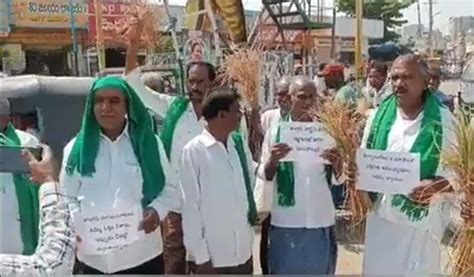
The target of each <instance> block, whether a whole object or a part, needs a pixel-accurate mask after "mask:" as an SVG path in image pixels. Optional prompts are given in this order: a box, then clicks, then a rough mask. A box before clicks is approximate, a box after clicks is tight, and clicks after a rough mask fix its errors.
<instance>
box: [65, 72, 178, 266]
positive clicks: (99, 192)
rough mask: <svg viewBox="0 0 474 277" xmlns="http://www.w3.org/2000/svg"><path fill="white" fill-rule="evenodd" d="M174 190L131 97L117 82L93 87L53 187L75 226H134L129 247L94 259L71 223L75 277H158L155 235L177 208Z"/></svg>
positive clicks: (147, 121) (147, 122)
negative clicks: (121, 221) (119, 216)
mask: <svg viewBox="0 0 474 277" xmlns="http://www.w3.org/2000/svg"><path fill="white" fill-rule="evenodd" d="M175 183H176V177H175V175H173V172H172V171H171V169H170V166H169V163H168V159H167V158H166V152H165V150H164V147H163V145H162V143H161V140H160V139H159V137H157V136H156V135H155V134H154V132H153V124H152V119H151V117H150V116H149V113H148V110H147V109H146V107H145V106H144V105H143V103H142V102H141V101H140V99H139V97H138V96H137V95H136V93H135V91H134V90H133V89H132V88H131V87H130V86H129V85H128V83H127V82H126V81H125V80H124V79H122V78H120V77H105V78H100V79H97V80H96V81H95V82H94V83H93V85H92V87H91V89H90V93H89V96H88V98H87V100H86V107H85V110H84V117H83V120H82V126H81V130H80V131H79V133H78V135H77V136H76V137H75V138H74V139H73V140H72V141H71V142H69V143H68V145H67V146H66V147H65V149H64V157H63V165H62V172H61V184H62V185H63V186H64V188H65V191H66V194H67V196H68V197H69V198H70V199H71V206H72V212H73V216H74V217H75V219H77V218H81V216H83V215H87V216H94V215H97V216H100V215H112V214H115V213H117V212H125V211H126V212H131V211H135V212H136V214H137V216H139V217H140V218H139V220H141V222H140V224H139V226H136V227H137V232H138V234H137V236H138V238H137V239H136V240H134V241H132V242H130V245H128V246H125V247H122V248H119V249H113V250H111V251H109V252H105V253H96V252H86V250H84V249H88V247H86V246H88V244H89V243H90V241H88V234H87V232H86V231H84V228H83V227H81V226H82V225H83V223H82V221H80V220H75V223H76V227H77V233H78V234H77V235H78V251H77V259H78V268H79V269H80V270H79V272H78V273H83V274H103V273H105V274H109V273H115V274H122V273H123V274H163V273H164V269H163V268H164V266H163V257H162V255H161V254H162V239H161V232H160V228H157V227H159V224H160V220H161V219H163V218H165V217H166V215H167V213H168V210H170V209H176V207H177V206H178V205H179V201H178V197H177V196H176V194H177V191H176V188H175ZM142 212H143V218H142V215H141V213H142ZM81 224H82V225H81ZM130 235H132V234H130ZM89 245H90V244H89ZM89 251H90V250H89Z"/></svg>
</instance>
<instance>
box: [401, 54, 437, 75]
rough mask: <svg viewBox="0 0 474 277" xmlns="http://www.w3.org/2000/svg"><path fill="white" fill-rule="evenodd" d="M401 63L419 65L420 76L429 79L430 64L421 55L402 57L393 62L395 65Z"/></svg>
mask: <svg viewBox="0 0 474 277" xmlns="http://www.w3.org/2000/svg"><path fill="white" fill-rule="evenodd" d="M399 62H415V63H416V64H417V65H418V70H419V71H420V74H421V75H422V76H423V77H424V78H428V77H429V66H428V63H427V62H426V61H425V59H423V58H422V57H421V56H420V55H416V54H405V55H401V56H399V57H398V58H397V59H396V60H395V61H394V62H393V64H395V63H399Z"/></svg>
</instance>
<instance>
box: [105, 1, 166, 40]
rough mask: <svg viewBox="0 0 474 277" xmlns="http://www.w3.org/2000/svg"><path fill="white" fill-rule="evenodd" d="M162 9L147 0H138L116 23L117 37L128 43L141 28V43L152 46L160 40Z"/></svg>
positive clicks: (115, 33) (115, 34)
mask: <svg viewBox="0 0 474 277" xmlns="http://www.w3.org/2000/svg"><path fill="white" fill-rule="evenodd" d="M160 14H161V12H160V10H158V9H157V8H156V7H153V5H151V4H150V3H149V2H148V1H146V0H136V1H133V2H132V3H131V4H130V7H129V8H128V9H127V10H126V12H125V15H126V16H125V18H124V19H123V20H121V21H118V22H116V23H115V32H114V36H115V39H116V40H118V41H122V42H123V43H125V44H128V42H129V41H130V36H133V35H134V34H135V33H136V32H137V31H138V30H141V34H142V35H141V37H140V45H142V46H145V47H149V48H152V47H154V46H155V45H156V42H157V40H158V37H157V34H158V30H159V24H158V22H159V18H160Z"/></svg>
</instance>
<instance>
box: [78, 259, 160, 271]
mask: <svg viewBox="0 0 474 277" xmlns="http://www.w3.org/2000/svg"><path fill="white" fill-rule="evenodd" d="M74 274H84V275H108V274H106V273H103V272H101V271H99V270H97V269H95V268H92V267H90V266H88V265H86V264H84V263H82V262H80V261H78V260H77V259H76V265H75V266H74ZM126 274H140V275H163V274H165V266H164V263H163V255H160V256H158V257H156V258H153V259H151V260H149V261H147V262H145V263H143V264H141V265H139V266H136V267H133V268H129V269H126V270H122V271H118V272H115V273H112V274H111V275H126Z"/></svg>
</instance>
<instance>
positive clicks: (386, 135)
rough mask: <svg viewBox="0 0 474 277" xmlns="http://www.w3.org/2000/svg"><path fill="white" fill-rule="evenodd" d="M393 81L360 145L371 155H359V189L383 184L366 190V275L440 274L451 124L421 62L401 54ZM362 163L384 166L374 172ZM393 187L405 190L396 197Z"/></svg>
mask: <svg viewBox="0 0 474 277" xmlns="http://www.w3.org/2000/svg"><path fill="white" fill-rule="evenodd" d="M391 77H392V86H393V89H394V93H393V95H391V96H390V97H389V98H387V99H386V100H385V101H383V102H382V104H381V105H380V107H379V108H378V109H377V110H375V111H374V112H373V113H372V114H371V116H370V117H369V119H368V122H367V125H366V127H365V131H364V137H363V141H362V148H365V149H368V150H367V151H366V150H360V151H359V154H358V168H359V171H360V174H359V183H360V185H361V187H360V189H364V190H367V189H366V188H364V186H365V184H364V183H366V182H371V181H370V178H371V177H374V176H375V178H378V179H379V180H380V185H379V188H378V189H377V188H375V189H374V187H372V188H371V189H368V190H372V191H375V190H378V192H379V194H378V199H377V201H376V203H375V208H374V209H375V210H374V212H372V213H371V214H369V217H368V219H367V230H366V241H365V243H366V249H365V257H364V273H366V274H394V275H405V274H441V273H442V272H441V268H442V266H441V264H440V256H441V248H440V243H439V241H440V240H441V237H442V234H443V232H444V230H445V228H446V224H445V223H444V220H443V214H444V212H443V210H444V208H445V206H446V204H447V203H445V201H443V200H444V198H443V197H442V196H443V194H442V192H449V191H451V187H450V185H449V182H448V181H447V180H446V179H445V178H444V176H447V173H446V172H443V170H442V167H441V165H440V153H442V152H443V151H446V149H447V147H448V146H449V143H451V142H452V141H454V139H453V137H452V131H451V130H450V128H449V126H454V124H453V118H452V115H451V114H450V112H449V110H448V109H447V108H445V107H443V106H442V105H441V104H440V103H439V101H438V100H437V99H436V97H435V96H434V95H433V92H432V91H431V90H429V89H427V85H428V67H427V65H426V63H425V62H424V61H423V60H421V59H420V58H419V57H417V56H415V55H405V56H400V57H399V58H398V59H397V60H396V61H395V62H394V64H393V67H392V70H391ZM361 153H362V154H361ZM366 158H370V159H380V161H383V163H386V164H382V162H379V163H378V164H380V168H375V169H374V166H375V165H374V164H372V165H373V166H369V165H370V161H367V160H366ZM418 161H419V162H418ZM413 162H414V163H419V166H418V165H416V164H413V166H412V167H411V166H410V163H413ZM375 167H376V166H375ZM417 168H419V169H417ZM370 170H371V171H372V172H373V171H374V170H378V173H377V174H375V173H374V174H373V175H370V174H366V173H367V172H366V171H370ZM364 171H365V172H364ZM394 173H395V174H394ZM413 173H415V177H413ZM416 176H418V178H416ZM392 182H401V183H403V182H405V183H407V184H404V185H403V184H401V183H400V187H401V186H404V187H403V188H400V189H401V190H400V191H398V192H396V188H394V187H393V186H391V183H392ZM387 253H390V254H389V255H387Z"/></svg>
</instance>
